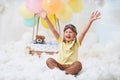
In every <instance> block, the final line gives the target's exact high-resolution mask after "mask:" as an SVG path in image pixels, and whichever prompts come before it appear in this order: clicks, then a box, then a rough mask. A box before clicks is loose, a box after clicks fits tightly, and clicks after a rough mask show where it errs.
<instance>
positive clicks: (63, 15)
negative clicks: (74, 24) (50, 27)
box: [56, 3, 72, 21]
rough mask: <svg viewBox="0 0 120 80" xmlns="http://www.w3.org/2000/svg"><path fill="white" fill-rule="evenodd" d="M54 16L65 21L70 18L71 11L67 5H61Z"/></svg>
mask: <svg viewBox="0 0 120 80" xmlns="http://www.w3.org/2000/svg"><path fill="white" fill-rule="evenodd" d="M56 16H57V17H58V19H60V20H61V21H67V20H69V19H70V18H71V17H72V10H71V8H70V6H69V5H68V4H67V3H62V7H61V9H60V11H59V12H57V13H56Z"/></svg>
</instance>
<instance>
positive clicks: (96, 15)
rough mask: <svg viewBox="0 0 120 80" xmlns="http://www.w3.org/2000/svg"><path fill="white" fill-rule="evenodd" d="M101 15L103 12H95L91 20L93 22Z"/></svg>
mask: <svg viewBox="0 0 120 80" xmlns="http://www.w3.org/2000/svg"><path fill="white" fill-rule="evenodd" d="M100 15H101V13H100V12H99V11H96V12H93V13H92V15H91V17H90V21H91V22H93V21H95V20H98V19H100Z"/></svg>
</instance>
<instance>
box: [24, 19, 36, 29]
mask: <svg viewBox="0 0 120 80" xmlns="http://www.w3.org/2000/svg"><path fill="white" fill-rule="evenodd" d="M36 22H38V17H37V18H36ZM36 22H34V17H32V18H29V19H23V23H24V25H25V26H27V27H30V28H32V27H34V26H35V23H36Z"/></svg>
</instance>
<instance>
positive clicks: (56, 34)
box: [44, 16, 60, 39]
mask: <svg viewBox="0 0 120 80" xmlns="http://www.w3.org/2000/svg"><path fill="white" fill-rule="evenodd" d="M44 19H45V20H46V22H47V24H48V26H49V28H50V30H51V31H52V33H53V34H54V36H55V38H56V39H58V38H59V36H60V35H59V33H58V32H57V30H56V29H55V27H54V26H53V24H52V23H51V22H50V20H49V19H48V17H47V16H46V17H45V18H44Z"/></svg>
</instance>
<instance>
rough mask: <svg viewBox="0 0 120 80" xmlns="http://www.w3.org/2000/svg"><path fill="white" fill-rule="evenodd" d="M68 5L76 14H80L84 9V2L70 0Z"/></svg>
mask: <svg viewBox="0 0 120 80" xmlns="http://www.w3.org/2000/svg"><path fill="white" fill-rule="evenodd" d="M68 4H69V5H70V7H71V8H72V10H73V12H75V13H77V12H80V11H81V10H82V8H83V3H82V0H69V2H68Z"/></svg>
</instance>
